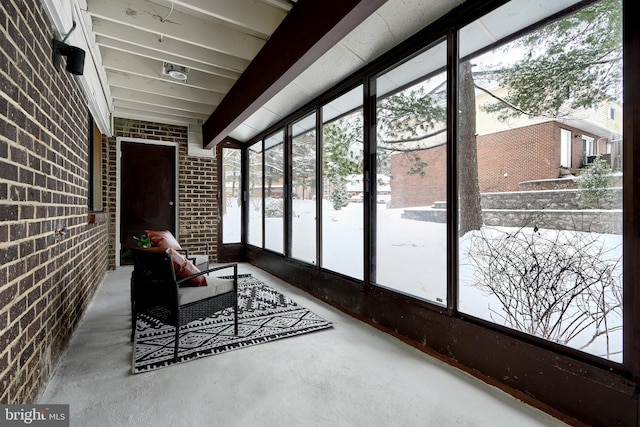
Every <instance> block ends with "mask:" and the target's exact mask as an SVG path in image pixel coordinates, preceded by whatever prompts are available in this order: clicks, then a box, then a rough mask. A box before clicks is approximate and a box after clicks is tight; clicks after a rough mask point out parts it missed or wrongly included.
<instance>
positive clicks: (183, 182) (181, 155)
mask: <svg viewBox="0 0 640 427" xmlns="http://www.w3.org/2000/svg"><path fill="white" fill-rule="evenodd" d="M187 134H188V129H187V127H185V126H177V125H168V124H160V123H151V122H146V121H141V120H132V119H122V118H118V119H115V121H114V136H113V137H112V138H107V139H105V141H106V143H105V144H104V145H105V148H104V150H105V158H106V159H107V163H106V166H105V170H107V171H108V183H107V186H106V189H107V190H106V191H107V194H106V199H107V200H108V206H107V207H106V210H107V211H108V213H109V228H110V232H109V266H110V267H114V266H115V265H116V250H115V248H116V238H117V237H116V236H117V234H116V188H117V187H116V184H117V177H116V150H117V143H116V142H117V138H118V137H122V138H135V139H145V140H156V141H163V142H174V143H177V144H178V237H179V240H180V244H181V245H183V246H185V247H188V248H189V249H190V250H196V251H203V250H204V246H205V243H209V253H210V259H211V260H212V261H215V260H216V259H217V245H216V242H217V228H218V226H217V217H218V206H217V202H216V191H217V166H216V160H215V159H213V158H209V157H195V156H189V155H188V154H187Z"/></svg>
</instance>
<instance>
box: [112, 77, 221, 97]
mask: <svg viewBox="0 0 640 427" xmlns="http://www.w3.org/2000/svg"><path fill="white" fill-rule="evenodd" d="M107 78H108V79H109V85H110V86H111V87H120V88H123V89H129V90H138V91H143V92H148V93H153V94H156V95H163V96H167V97H169V98H175V99H178V100H186V101H191V102H199V103H202V104H211V105H216V104H219V103H220V101H221V99H222V95H221V94H219V93H216V92H210V91H205V90H202V89H194V88H191V87H184V86H180V85H177V84H175V83H170V82H166V83H165V82H164V81H160V80H156V79H150V78H145V77H138V76H127V75H124V74H121V73H119V72H113V71H108V72H107Z"/></svg>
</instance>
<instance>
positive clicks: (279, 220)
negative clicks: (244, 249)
mask: <svg viewBox="0 0 640 427" xmlns="http://www.w3.org/2000/svg"><path fill="white" fill-rule="evenodd" d="M263 185H264V247H265V249H271V250H272V251H276V252H280V253H283V252H284V132H282V131H281V132H278V133H276V134H275V135H272V136H271V137H269V138H266V139H265V140H264V182H263Z"/></svg>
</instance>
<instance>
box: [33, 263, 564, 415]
mask: <svg viewBox="0 0 640 427" xmlns="http://www.w3.org/2000/svg"><path fill="white" fill-rule="evenodd" d="M239 270H240V272H241V273H251V274H253V275H254V276H255V277H258V278H260V279H261V280H263V281H264V282H266V283H267V284H268V285H270V286H272V287H274V288H276V289H278V290H279V291H281V292H283V293H285V294H286V295H288V296H290V297H291V298H292V299H293V300H294V301H296V302H297V303H299V304H301V305H303V306H305V307H307V308H309V309H311V310H312V311H314V312H315V313H317V314H318V315H320V316H322V317H324V318H325V319H327V320H329V321H331V322H333V324H334V327H333V328H331V329H326V330H322V331H317V332H313V333H310V334H306V335H300V336H297V337H292V338H287V339H282V340H278V341H273V342H270V343H265V344H260V345H255V346H251V347H246V348H243V349H240V350H235V351H231V352H227V353H222V354H218V355H215V356H210V357H205V358H201V359H197V360H194V361H190V362H187V363H183V364H180V365H176V366H172V367H169V368H164V369H160V370H156V371H152V372H147V373H142V374H137V375H132V374H131V358H132V343H131V342H130V341H129V333H130V311H129V310H130V306H129V277H130V274H131V268H126V267H125V268H120V269H118V270H116V271H109V272H108V273H107V277H106V279H105V281H104V283H103V284H102V286H101V288H100V289H99V291H98V293H97V295H96V298H95V299H94V301H93V302H92V304H91V306H90V307H89V310H88V312H87V314H86V315H85V317H84V319H83V321H82V323H81V324H80V326H79V328H78V330H77V332H76V333H75V335H74V336H73V338H72V340H71V343H70V346H69V348H68V350H67V351H66V352H65V354H64V355H63V357H62V360H61V361H60V363H59V365H58V367H57V369H56V372H55V373H54V376H53V378H52V379H51V381H50V383H49V385H48V387H47V389H46V390H45V392H44V394H43V396H42V398H41V400H40V402H39V403H66V404H70V419H71V425H72V426H83V427H84V426H94V427H95V426H189V427H199V426H230V427H235V426H279V427H286V426H332V427H333V426H367V427H374V426H385V427H387V426H394V427H395V426H491V427H497V426H509V427H511V426H518V427H526V426H564V425H565V424H564V423H562V422H560V421H558V420H557V419H555V418H552V417H551V416H549V415H547V414H545V413H543V412H541V411H539V410H537V409H535V408H532V407H530V406H528V405H526V404H524V403H522V402H520V401H518V400H516V399H515V398H513V397H512V396H510V395H508V394H506V393H504V392H503V391H501V390H499V389H497V388H495V387H492V386H489V385H487V384H485V383H483V382H481V381H479V380H478V379H476V378H474V377H472V376H470V375H468V374H466V373H464V372H462V371H460V370H457V369H455V368H453V367H451V366H449V365H447V364H445V363H442V362H441V361H439V360H437V359H434V358H432V357H430V356H428V355H425V354H424V353H422V352H420V351H418V350H417V349H415V348H413V347H411V346H408V345H406V344H405V343H403V342H402V341H400V340H398V339H396V338H394V337H392V336H390V335H387V334H385V333H383V332H380V331H378V330H377V329H375V328H373V327H371V326H369V325H367V324H365V323H362V322H360V321H358V320H355V319H353V318H351V317H349V316H348V315H346V314H344V313H342V312H340V311H338V310H336V309H335V308H333V307H331V306H328V305H326V304H323V303H322V302H321V301H319V300H316V299H314V298H313V297H311V296H309V295H308V294H306V293H305V292H304V291H301V290H299V289H297V288H294V287H292V286H290V285H288V284H286V283H284V282H282V281H280V280H278V279H276V278H274V277H273V276H271V275H269V274H267V273H265V272H263V271H262V270H259V269H257V268H255V267H252V266H250V265H247V264H241V266H240V269H239Z"/></svg>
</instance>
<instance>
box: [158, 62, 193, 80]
mask: <svg viewBox="0 0 640 427" xmlns="http://www.w3.org/2000/svg"><path fill="white" fill-rule="evenodd" d="M162 74H164V75H167V76H169V77H171V78H174V79H176V80H180V81H181V82H184V81H186V80H187V77H189V70H188V69H187V68H186V67H181V66H179V65H173V64H169V63H168V62H165V63H163V64H162Z"/></svg>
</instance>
